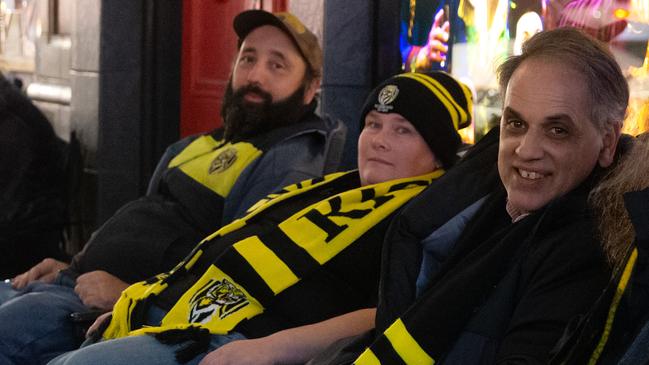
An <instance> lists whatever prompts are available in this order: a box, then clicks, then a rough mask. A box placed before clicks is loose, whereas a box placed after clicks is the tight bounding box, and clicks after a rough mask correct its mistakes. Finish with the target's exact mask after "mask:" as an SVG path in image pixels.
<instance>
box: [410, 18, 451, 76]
mask: <svg viewBox="0 0 649 365" xmlns="http://www.w3.org/2000/svg"><path fill="white" fill-rule="evenodd" d="M443 19H444V9H440V10H439V11H438V12H437V14H435V20H434V21H433V25H432V26H431V28H430V33H428V42H427V43H426V45H425V46H423V47H421V48H420V49H419V52H418V53H417V59H416V60H415V67H416V69H417V70H420V69H429V68H430V67H431V66H432V64H433V63H439V62H442V61H446V54H447V53H448V38H449V31H450V28H451V25H450V23H449V22H448V20H447V21H443Z"/></svg>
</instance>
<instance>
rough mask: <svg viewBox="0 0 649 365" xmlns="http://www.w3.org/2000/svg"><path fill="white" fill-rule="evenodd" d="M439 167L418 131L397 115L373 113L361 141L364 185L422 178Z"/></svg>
mask: <svg viewBox="0 0 649 365" xmlns="http://www.w3.org/2000/svg"><path fill="white" fill-rule="evenodd" d="M438 167H440V164H439V163H438V162H437V160H436V158H435V155H434V154H433V152H432V151H431V150H430V148H429V147H428V144H427V143H426V141H424V139H423V138H422V136H421V135H420V134H419V132H417V129H415V127H414V126H413V125H412V124H411V123H410V122H409V121H408V120H406V119H405V118H404V117H402V116H401V115H400V114H396V113H388V114H383V113H379V112H377V111H374V110H373V111H371V112H369V113H368V114H367V116H366V117H365V126H364V127H363V130H362V131H361V135H360V136H359V138H358V170H359V173H360V176H361V184H362V185H369V184H376V183H380V182H384V181H388V180H393V179H400V178H405V177H411V176H419V175H423V174H426V173H429V172H432V171H434V170H435V169H437V168H438Z"/></svg>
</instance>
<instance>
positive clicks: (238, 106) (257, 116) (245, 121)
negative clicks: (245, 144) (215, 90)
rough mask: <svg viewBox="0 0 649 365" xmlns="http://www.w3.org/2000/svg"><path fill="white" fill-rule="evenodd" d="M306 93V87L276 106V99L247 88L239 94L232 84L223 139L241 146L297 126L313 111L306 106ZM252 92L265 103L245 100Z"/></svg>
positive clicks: (227, 92)
mask: <svg viewBox="0 0 649 365" xmlns="http://www.w3.org/2000/svg"><path fill="white" fill-rule="evenodd" d="M305 89H306V87H305V85H302V86H300V88H299V89H297V90H296V91H295V92H294V93H293V94H292V95H290V96H289V97H287V98H286V99H283V100H280V101H278V102H275V103H273V102H272V96H271V95H270V94H269V93H267V92H265V91H263V90H261V89H260V88H259V87H257V86H255V85H246V86H242V87H241V88H239V90H237V91H236V92H235V91H234V90H233V89H232V82H231V81H230V82H229V83H228V87H227V88H226V90H225V95H224V97H223V107H222V108H221V116H222V117H223V125H224V129H225V130H224V135H223V138H224V139H225V140H226V141H232V142H237V141H241V140H244V139H248V138H251V137H254V136H257V135H259V134H262V133H264V132H268V131H271V130H273V129H276V128H279V127H283V126H286V125H290V124H294V123H297V122H298V121H299V120H300V119H301V118H302V116H304V114H305V113H306V111H307V109H308V108H309V105H304V93H305ZM248 92H254V93H255V94H257V95H259V96H260V97H261V98H262V99H263V101H262V102H261V103H255V104H253V103H249V102H247V101H245V100H244V98H243V97H244V95H245V94H246V93H248Z"/></svg>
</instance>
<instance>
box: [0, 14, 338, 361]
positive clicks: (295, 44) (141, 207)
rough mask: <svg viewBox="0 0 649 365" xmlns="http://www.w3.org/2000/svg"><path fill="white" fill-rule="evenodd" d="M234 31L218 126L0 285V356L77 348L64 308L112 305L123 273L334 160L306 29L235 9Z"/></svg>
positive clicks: (130, 274) (317, 60)
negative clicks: (133, 196) (123, 201)
mask: <svg viewBox="0 0 649 365" xmlns="http://www.w3.org/2000/svg"><path fill="white" fill-rule="evenodd" d="M234 30H235V32H236V33H237V35H238V36H239V51H238V54H237V56H236V60H235V62H234V66H233V71H232V74H231V77H230V82H229V84H228V87H227V91H226V94H225V97H224V102H223V108H222V116H223V119H224V127H223V128H219V129H216V130H214V131H212V132H210V133H206V134H203V135H200V136H193V137H190V138H186V139H184V140H181V141H179V142H177V143H175V144H174V145H172V146H170V147H169V148H168V150H167V152H166V154H165V155H164V156H163V158H162V160H161V161H160V163H159V166H158V168H157V169H156V172H155V173H154V177H153V179H152V182H151V185H150V187H149V191H148V194H147V195H146V196H145V197H143V198H140V199H138V200H136V201H134V202H131V203H129V204H127V205H125V206H124V207H122V208H121V209H120V210H119V211H118V212H117V213H116V214H115V215H114V216H113V217H112V218H110V219H109V220H108V221H107V222H106V223H105V224H104V225H103V226H102V227H100V228H99V229H98V230H97V231H96V232H95V233H94V234H93V236H92V237H91V239H90V240H89V242H88V243H87V244H86V246H85V248H84V250H83V251H82V252H81V253H79V254H77V255H76V256H75V257H74V258H73V260H72V263H71V264H70V265H68V264H67V263H64V262H60V261H56V260H53V259H46V260H44V261H43V262H41V263H40V264H38V265H36V266H35V267H33V268H32V269H31V270H29V271H28V272H26V273H24V274H22V275H19V276H17V277H16V278H14V279H13V280H12V283H11V285H12V286H13V288H11V287H10V286H9V285H8V284H4V285H5V287H4V288H3V290H2V293H3V294H2V295H0V297H4V301H5V302H4V304H3V305H2V306H0V318H2V319H0V323H2V324H1V326H2V330H1V331H0V333H2V335H0V360H1V361H0V362H2V363H4V364H10V363H20V364H26V363H29V364H36V363H42V362H46V361H47V360H48V359H50V358H52V357H54V356H56V355H57V354H59V353H61V352H64V351H67V350H71V349H74V348H76V347H78V346H79V344H80V340H81V338H79V336H77V335H76V334H75V331H74V329H75V326H74V324H73V323H72V322H71V320H70V315H71V314H72V313H75V312H87V311H88V310H90V309H98V310H100V311H105V310H108V309H110V308H112V306H113V304H114V303H115V301H116V300H117V299H118V297H119V294H120V292H121V291H122V290H123V289H124V288H126V287H127V286H128V285H129V284H130V283H134V282H137V281H140V280H144V279H146V278H148V277H151V276H153V275H155V274H157V273H159V272H162V271H165V270H169V269H171V268H172V267H173V265H174V264H175V263H177V262H179V261H180V260H181V259H182V258H183V257H185V255H187V254H188V253H189V252H190V250H191V249H192V247H193V246H194V245H195V244H196V242H198V241H199V240H200V239H202V238H203V237H205V236H206V235H208V234H209V233H211V232H213V231H214V230H216V229H218V228H219V227H221V226H222V225H224V224H227V223H228V222H230V221H232V220H233V219H234V218H236V217H240V216H242V215H244V213H245V212H246V210H247V209H248V208H249V207H250V206H251V205H252V204H253V203H255V202H256V201H258V200H259V199H261V198H263V197H264V196H266V195H267V194H269V193H271V192H272V191H275V190H277V189H279V188H281V187H283V186H286V185H288V184H291V183H294V182H297V181H300V180H303V179H307V178H312V177H315V176H321V175H322V174H323V173H326V172H331V171H334V170H335V168H336V167H337V164H338V161H339V159H340V154H341V149H342V145H341V143H342V142H341V141H343V140H344V134H345V131H344V127H342V126H341V124H340V123H337V122H332V121H329V120H323V119H321V118H320V117H318V116H317V115H315V114H314V110H315V108H316V101H315V94H316V91H317V89H318V87H319V83H320V79H321V70H322V50H321V49H320V46H319V45H318V41H317V38H316V37H315V35H314V34H313V33H311V32H310V31H309V30H308V29H307V28H306V27H305V26H304V25H303V24H302V23H301V22H300V21H299V20H298V19H297V18H296V17H294V16H293V15H291V14H288V13H278V14H271V13H268V12H265V11H258V10H251V11H246V12H243V13H241V14H239V15H238V16H237V17H235V19H234ZM10 298H11V300H8V299H10Z"/></svg>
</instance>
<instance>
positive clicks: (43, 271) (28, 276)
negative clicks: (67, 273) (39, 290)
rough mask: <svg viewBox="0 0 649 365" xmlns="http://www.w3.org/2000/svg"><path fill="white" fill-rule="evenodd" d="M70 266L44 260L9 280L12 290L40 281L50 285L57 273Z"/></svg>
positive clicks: (49, 259)
mask: <svg viewBox="0 0 649 365" xmlns="http://www.w3.org/2000/svg"><path fill="white" fill-rule="evenodd" d="M69 266H70V265H68V264H66V263H65V262H62V261H58V260H54V259H52V258H46V259H45V260H43V261H41V262H39V263H38V264H36V266H34V267H32V268H31V269H29V271H27V272H24V273H22V274H20V275H18V276H16V277H15V278H13V279H12V280H11V285H12V286H13V288H14V289H22V288H24V287H25V286H26V285H27V284H29V283H31V282H33V281H36V280H38V281H42V282H44V283H51V282H53V281H54V279H55V278H56V275H57V274H58V273H59V271H61V270H63V269H67V268H68V267H69Z"/></svg>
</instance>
